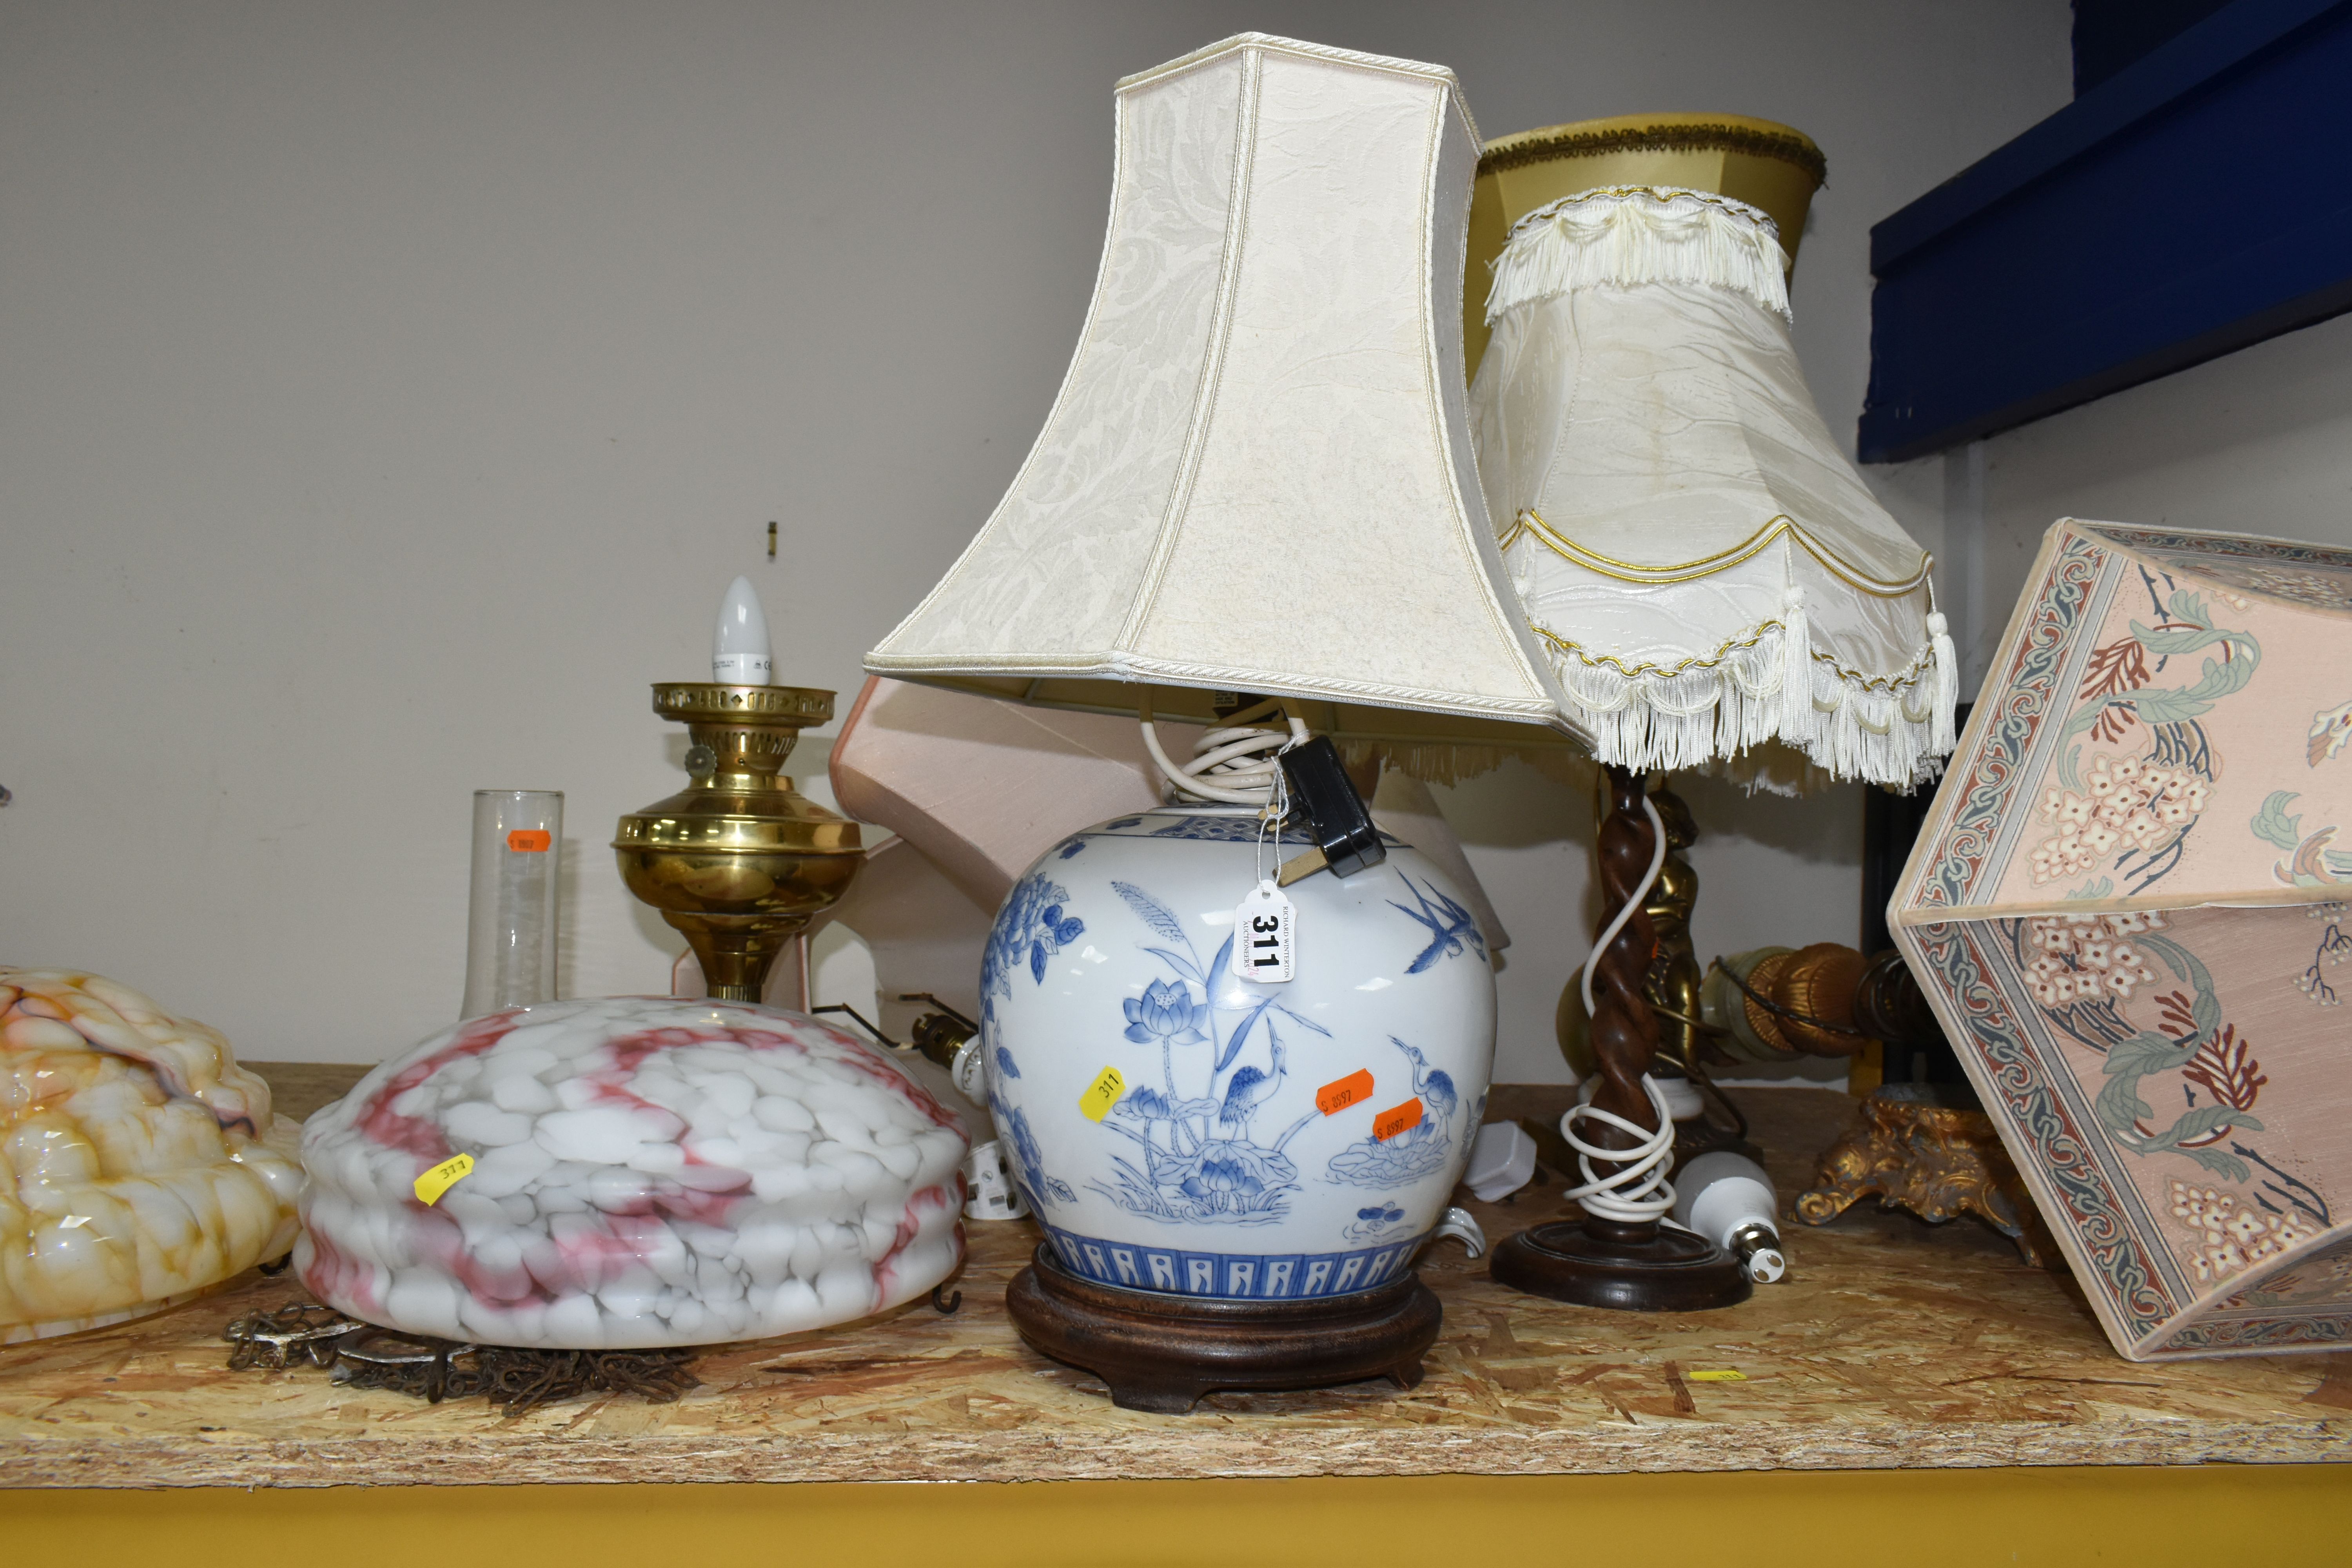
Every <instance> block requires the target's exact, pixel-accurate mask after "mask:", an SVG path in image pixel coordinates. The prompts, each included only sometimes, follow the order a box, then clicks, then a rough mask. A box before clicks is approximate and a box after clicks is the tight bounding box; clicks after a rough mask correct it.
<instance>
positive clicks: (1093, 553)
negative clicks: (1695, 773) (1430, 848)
mask: <svg viewBox="0 0 2352 1568" xmlns="http://www.w3.org/2000/svg"><path fill="white" fill-rule="evenodd" d="M1117 101H1118V169H1117V174H1116V178H1115V184H1114V190H1113V195H1112V200H1111V213H1110V228H1109V233H1108V237H1107V238H1106V240H1105V242H1104V247H1103V259H1102V267H1101V271H1100V273H1099V275H1098V277H1097V282H1096V287H1095V297H1094V302H1093V305H1092V306H1091V308H1090V309H1089V310H1088V311H1087V322H1086V327H1085V331H1084V333H1083V335H1082V336H1081V338H1080V339H1079V342H1078V347H1077V353H1076V356H1075V357H1074V358H1073V359H1072V361H1071V363H1070V368H1069V372H1068V374H1067V376H1066V379H1065V380H1064V382H1063V384H1062V390H1061V395H1060V396H1059V398H1058V399H1057V400H1056V401H1055V405H1054V409H1053V412H1052V414H1051V415H1050V416H1048V417H1047V419H1046V421H1045V429H1044V431H1043V432H1042V433H1041V434H1040V435H1039V437H1037V442H1036V445H1035V447H1034V449H1033V450H1032V451H1031V452H1030V454H1029V458H1028V460H1027V461H1026V462H1025V463H1024V464H1023V465H1022V468H1021V470H1020V472H1019V473H1018V474H1017V475H1015V476H1014V478H1013V485H1012V488H1011V489H1009V490H1008V491H1007V492H1006V493H1005V496H1004V499H1003V500H1002V501H1001V502H1000V503H999V504H998V506H997V508H996V510H995V512H994V514H993V515H992V516H991V517H990V518H989V520H988V521H987V523H986V525H985V526H984V527H982V530H981V531H980V533H979V535H978V537H977V538H975V539H974V540H973V541H972V542H971V546H970V547H969V548H967V549H966V550H965V552H963V555H962V557H961V559H960V560H959V561H957V562H956V563H955V564H954V566H953V567H951V568H950V570H949V572H948V574H947V575H946V576H945V577H943V578H942V579H941V580H940V584H939V585H938V586H937V587H936V588H934V589H933V590H932V591H931V593H930V595H929V597H927V598H926V599H924V601H923V602H922V603H921V604H920V605H918V606H917V607H916V609H915V611H914V613H913V614H911V615H909V616H908V617H907V619H906V620H905V621H904V622H903V623H902V624H901V625H900V626H898V629H897V630H895V631H893V632H892V633H891V634H890V635H889V636H888V637H885V638H884V639H883V640H882V643H881V645H880V646H879V647H877V648H875V650H874V651H873V652H872V653H871V654H869V655H868V656H867V658H866V668H867V669H869V670H871V671H873V672H875V673H876V674H879V675H889V676H895V677H898V678H899V679H905V680H916V681H925V682H929V683H932V684H936V685H942V686H948V687H952V688H955V689H962V690H967V691H973V692H978V693H981V694H982V695H985V696H991V697H1003V698H1013V699H1016V700H1024V701H1028V702H1034V703H1044V704H1047V705H1052V706H1059V707H1069V708H1081V709H1089V710H1096V711H1102V712H1126V713H1133V712H1135V711H1136V710H1137V709H1138V707H1139V704H1140V703H1142V702H1143V701H1145V700H1147V699H1149V700H1150V701H1151V702H1152V703H1153V704H1154V706H1155V710H1156V711H1157V712H1158V713H1159V714H1160V716H1161V717H1163V718H1168V717H1182V718H1190V719H1192V720H1194V721H1200V720H1203V719H1206V718H1208V717H1209V716H1210V714H1211V711H1212V708H1211V702H1212V694H1213V693H1215V692H1220V691H1224V692H1247V693H1253V694H1255V695H1256V696H1260V697H1281V698H1287V699H1293V700H1297V701H1295V702H1294V704H1293V706H1292V709H1291V710H1292V712H1293V713H1294V715H1296V716H1299V717H1303V718H1304V719H1305V720H1306V721H1307V723H1308V724H1309V725H1310V726H1312V727H1313V728H1315V729H1318V730H1320V731H1324V732H1326V733H1328V734H1330V735H1331V736H1332V738H1333V739H1334V740H1335V741H1337V742H1339V743H1340V744H1341V746H1342V748H1343V750H1356V751H1358V752H1359V753H1360V752H1361V750H1362V749H1363V748H1366V747H1373V748H1377V749H1380V750H1381V751H1383V752H1386V753H1388V754H1389V755H1391V757H1394V758H1396V759H1397V760H1400V761H1406V762H1410V760H1411V759H1412V755H1413V754H1414V752H1415V751H1416V749H1417V748H1419V749H1422V750H1423V751H1425V752H1427V753H1428V754H1427V755H1426V756H1424V757H1423V761H1424V762H1427V763H1430V764H1431V768H1432V771H1433V772H1436V773H1440V774H1441V775H1442V774H1443V773H1444V771H1445V765H1446V764H1445V760H1444V758H1443V757H1442V756H1440V755H1438V753H1439V752H1443V751H1444V749H1445V748H1446V747H1447V746H1448V745H1449V744H1450V743H1452V742H1464V741H1468V742H1485V743H1486V744H1489V745H1502V746H1507V747H1519V746H1525V745H1528V744H1530V743H1532V744H1536V745H1538V746H1541V745H1546V744H1564V743H1565V742H1568V741H1569V740H1570V737H1571V736H1572V734H1573V726H1572V724H1570V722H1569V721H1568V720H1567V718H1566V717H1565V715H1564V713H1563V711H1562V707H1561V694H1560V692H1559V687H1558V686H1557V684H1556V683H1555V681H1554V680H1553V679H1552V674H1551V668H1550V664H1549V661H1548V660H1547V658H1546V657H1545V656H1544V654H1543V653H1542V652H1541V651H1540V649H1539V647H1538V643H1537V641H1536V639H1535V637H1534V635H1533V634H1532V633H1531V632H1530V631H1529V630H1528V626H1527V625H1526V622H1525V618H1524V616H1522V614H1521V612H1520V610H1519V607H1518V605H1517V601H1516V599H1515V598H1514V596H1513V595H1512V593H1511V590H1510V588H1509V586H1508V585H1507V580H1506V579H1505V577H1504V575H1503V566H1502V559H1501V557H1500V556H1499V555H1498V554H1497V552H1496V533H1495V530H1494V529H1493V528H1492V527H1491V526H1490V524H1489V521H1488V519H1487V517H1486V508H1485V507H1484V506H1483V505H1482V504H1481V500H1480V492H1479V489H1478V483H1477V475H1476V470H1475V467H1474V460H1473V458H1472V455H1471V441H1470V429H1469V424H1468V420H1467V416H1466V410H1465V390H1464V380H1465V376H1464V372H1463V368H1462V341H1461V321H1462V316H1461V303H1460V295H1459V292H1458V290H1459V289H1460V287H1461V279H1462V258H1463V255H1464V245H1465V238H1464V237H1465V226H1466V223H1467V217H1468V210H1469V202H1470V189H1471V180H1472V175H1473V173H1474V171H1475V167H1476V164H1477V160H1478V155H1479V145H1478V140H1477V132H1476V128H1475V125H1474V124H1473V123H1472V121H1471V119H1470V115H1469V111H1468V110H1466V109H1465V107H1464V105H1463V102H1462V99H1461V96H1460V93H1459V90H1458V89H1457V88H1456V87H1455V85H1454V79H1453V76H1452V74H1451V73H1449V72H1447V71H1445V70H1444V69H1442V68H1438V67H1435V66H1428V65H1421V64H1417V63H1414V62H1412V61H1407V60H1393V59H1383V58H1376V57H1372V56H1368V55H1356V54H1350V53H1349V52H1347V51H1345V50H1340V49H1331V48H1325V47H1318V46H1316V45H1311V44H1300V43H1294V42H1291V41H1289V40H1286V39H1280V38H1270V37H1264V36H1262V35H1257V34H1245V35H1244V36H1242V37H1237V38H1233V39H1229V40H1227V41H1226V42H1224V43H1222V44H1217V45H1214V46H1213V47H1209V48H1206V49H1202V50H1201V51H1199V52H1198V53H1196V54H1193V55H1190V56H1187V57H1186V58H1182V59H1180V60H1176V61H1173V62H1171V64H1169V65H1166V66H1162V67H1160V68H1158V69H1156V70H1150V71H1145V72H1143V73H1141V74H1139V75H1137V76H1132V77H1129V78H1127V79H1125V80H1123V81H1121V82H1120V83H1119V84H1118V94H1117ZM1546 727H1549V728H1546Z"/></svg>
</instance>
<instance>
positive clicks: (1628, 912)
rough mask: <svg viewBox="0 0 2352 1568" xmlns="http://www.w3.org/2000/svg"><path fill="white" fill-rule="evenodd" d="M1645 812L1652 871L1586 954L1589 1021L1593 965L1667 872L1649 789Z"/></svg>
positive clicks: (1661, 825) (1662, 825)
mask: <svg viewBox="0 0 2352 1568" xmlns="http://www.w3.org/2000/svg"><path fill="white" fill-rule="evenodd" d="M1642 809H1643V811H1646V812H1648V813H1649V814H1650V845H1651V847H1650V868H1649V869H1648V870H1647V871H1645V872H1643V874H1642V885H1641V886H1640V887H1638V888H1636V889H1633V896H1632V897H1631V898H1629V899H1627V900H1625V907H1624V908H1623V909H1622V910H1618V911H1617V918H1616V919H1614V920H1612V921H1610V922H1609V923H1608V924H1607V925H1605V926H1603V927H1601V934H1600V935H1599V936H1598V937H1596V938H1594V939H1593V942H1592V951H1591V952H1588V953H1586V954H1585V955H1584V968H1583V970H1582V971H1581V972H1580V973H1581V974H1582V976H1583V983H1584V1016H1586V1017H1588V1018H1590V1017H1591V1016H1592V966H1593V965H1594V964H1596V963H1600V962H1601V954H1602V953H1604V952H1608V951H1609V944H1610V943H1611V942H1615V941H1616V940H1617V933H1618V932H1619V931H1623V930H1624V929H1625V922H1626V921H1630V920H1632V919H1633V913H1634V911H1635V910H1639V909H1640V908H1641V907H1642V903H1643V900H1645V899H1647V898H1648V897H1649V896H1650V889H1652V888H1654V887H1656V886H1657V885H1658V873H1659V872H1660V871H1663V870H1664V869H1665V865H1666V825H1665V822H1664V819H1662V818H1661V817H1660V816H1658V807H1657V805H1656V803H1655V802H1654V801H1652V800H1651V799H1650V792H1649V791H1647V790H1643V792H1642Z"/></svg>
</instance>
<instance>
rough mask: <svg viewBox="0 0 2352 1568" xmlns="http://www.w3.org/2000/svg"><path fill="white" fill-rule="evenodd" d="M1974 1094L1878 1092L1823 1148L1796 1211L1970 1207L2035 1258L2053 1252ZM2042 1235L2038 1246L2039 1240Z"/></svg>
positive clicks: (1820, 1218) (1827, 1214) (1929, 1216)
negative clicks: (1871, 1202)
mask: <svg viewBox="0 0 2352 1568" xmlns="http://www.w3.org/2000/svg"><path fill="white" fill-rule="evenodd" d="M1975 1107H1976V1097H1975V1096H1974V1095H1972V1094H1969V1093H1968V1091H1967V1090H1966V1089H1960V1090H1959V1091H1958V1093H1957V1094H1955V1093H1953V1092H1951V1091H1948V1090H1946V1089H1944V1088H1943V1087H1942V1086H1940V1085H1936V1084H1919V1083H1898V1084H1889V1085H1887V1086H1886V1087H1885V1088H1884V1089H1875V1090H1874V1091H1872V1093H1871V1095H1870V1097H1869V1098H1868V1099H1866V1100H1864V1101H1863V1102H1862V1109H1861V1110H1860V1112H1859V1113H1858V1114H1857V1115H1856V1116H1855V1118H1854V1124H1853V1127H1851V1128H1850V1129H1848V1130H1847V1131H1846V1133H1845V1135H1844V1136H1843V1137H1841V1138H1840V1139H1839V1140H1838V1141H1837V1142H1834V1143H1832V1144H1831V1145H1830V1146H1829V1148H1828V1149H1827V1150H1825V1151H1824V1152H1822V1163H1821V1167H1820V1169H1819V1170H1818V1171H1817V1172H1815V1173H1814V1176H1813V1185H1812V1186H1811V1188H1809V1189H1808V1190H1807V1191H1805V1192H1804V1193H1802V1194H1799V1196H1798V1198H1797V1203H1796V1211H1797V1217H1798V1218H1799V1219H1801V1220H1802V1221H1804V1222H1805V1223H1806V1224H1807V1225H1827V1224H1829V1222H1830V1221H1832V1220H1833V1219H1835V1218H1837V1216H1838V1215H1842V1214H1843V1213H1845V1211H1846V1210H1847V1209H1849V1208H1851V1207H1853V1205H1855V1204H1857V1203H1859V1202H1861V1201H1862V1200H1863V1199H1864V1198H1866V1197H1871V1196H1876V1197H1877V1199H1878V1202H1879V1206H1880V1207H1881V1208H1902V1209H1907V1210H1909V1211H1910V1212H1911V1213H1913V1214H1915V1215H1918V1216H1919V1217H1920V1218H1921V1219H1924V1220H1927V1221H1928V1222H1929V1223H1930V1224H1934V1225H1941V1224H1943V1223H1944V1222H1945V1221H1947V1220H1949V1219H1952V1218H1955V1217H1957V1216H1958V1215H1963V1214H1973V1215H1977V1216H1978V1217H1979V1218H1980V1219H1982V1220H1983V1221H1984V1222H1985V1223H1986V1224H1987V1225H1990V1226H1992V1227H1993V1229H1995V1230H1997V1231H1999V1232H2000V1233H2001V1235H2003V1236H2005V1237H2009V1238H2010V1240H2011V1241H2013V1242H2015V1243H2016V1244H2017V1250H2018V1253H2019V1254H2020V1256H2021V1257H2022V1258H2024V1259H2025V1261H2026V1263H2027V1265H2028V1266H2030V1267H2032V1268H2042V1267H2044V1266H2045V1263H2046V1261H2047V1259H2048V1258H2049V1250H2048V1248H2049V1240H2050V1238H2049V1235H2048V1233H2047V1231H2046V1230H2045V1229H2044V1228H2043V1226H2042V1216H2041V1215H2040V1214H2039V1213H2038V1212H2037V1211H2036V1210H2035V1208H2034V1206H2033V1200H2032V1198H2031V1197H2030V1196H2028V1195H2027V1194H2026V1191H2025V1184H2024V1183H2023V1182H2022V1181H2021V1180H2020V1179H2019V1177H2018V1174H2017V1167H2016V1166H2015V1165H2013V1164H2011V1163H2010V1159H2009V1152H2008V1151H2007V1150H2005V1149H2003V1148H2002V1147H2001V1146H2000V1135H1999V1134H1998V1133H1997V1132H1995V1131H1994V1130H1993V1125H1992V1119H1991V1118H1990V1117H1989V1116H1987V1115H1986V1114H1985V1113H1984V1112H1983V1111H1982V1110H1978V1109H1976V1108H1975ZM2037 1242H2038V1243H2039V1245H2037Z"/></svg>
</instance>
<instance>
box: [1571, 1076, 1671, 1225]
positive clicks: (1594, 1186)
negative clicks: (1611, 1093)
mask: <svg viewBox="0 0 2352 1568" xmlns="http://www.w3.org/2000/svg"><path fill="white" fill-rule="evenodd" d="M1642 1088H1643V1089H1645V1090H1647V1091H1648V1093H1649V1096H1650V1109H1651V1110H1654V1111H1656V1112H1657V1115H1658V1128H1657V1131H1654V1132H1653V1131H1651V1130H1650V1129H1648V1128H1646V1127H1644V1126H1643V1125H1641V1124H1640V1123H1639V1122H1635V1121H1626V1120H1625V1119H1624V1118H1623V1117H1622V1116H1619V1115H1617V1114H1616V1113H1615V1112H1613V1111H1608V1110H1601V1108H1600V1107H1599V1106H1597V1105H1593V1104H1591V1103H1589V1102H1588V1103H1586V1104H1583V1105H1579V1106H1576V1107H1575V1108H1573V1109H1572V1110H1570V1111H1569V1112H1568V1114H1566V1115H1565V1116H1562V1117H1561V1118H1560V1119H1559V1135H1560V1136H1561V1137H1563V1138H1565V1139H1567V1140H1568V1146H1569V1147H1570V1148H1571V1149H1573V1150H1575V1151H1576V1166H1577V1169H1578V1170H1579V1171H1580V1172H1581V1173H1583V1175H1584V1184H1583V1185H1582V1186H1580V1187H1571V1188H1570V1189H1569V1191H1568V1193H1567V1194H1565V1195H1566V1196H1567V1197H1569V1198H1570V1199H1571V1200H1572V1201H1574V1202H1576V1203H1578V1204H1580V1205H1583V1208H1584V1212H1585V1213H1586V1214H1589V1215H1592V1216H1593V1217H1594V1218H1595V1219H1611V1220H1617V1221H1619V1222H1621V1223H1622V1224H1625V1225H1637V1224H1639V1223H1640V1222H1641V1221H1643V1220H1645V1219H1658V1218H1661V1217H1663V1216H1664V1214H1665V1213H1666V1211H1667V1210H1668V1209H1671V1208H1673V1207H1674V1206H1675V1188H1674V1184H1673V1183H1671V1182H1669V1181H1667V1180H1666V1170H1665V1166H1666V1162H1667V1160H1669V1159H1671V1158H1672V1157H1673V1155H1674V1152H1675V1119H1674V1118H1673V1117H1672V1116H1671V1115H1669V1114H1668V1113H1667V1111H1666V1097H1665V1096H1664V1094H1663V1093H1661V1092H1660V1091H1659V1089H1658V1085H1657V1080H1656V1079H1653V1078H1652V1077H1651V1076H1650V1075H1649V1074H1648V1073H1643V1075H1642ZM1585 1119H1590V1120H1591V1121H1599V1122H1602V1123H1605V1124H1606V1125H1608V1126H1611V1127H1614V1128H1615V1129H1617V1131H1620V1132H1630V1133H1632V1134H1633V1136H1634V1137H1636V1138H1639V1139H1641V1140H1643V1142H1642V1143H1641V1145H1640V1146H1639V1147H1637V1148H1633V1149H1604V1148H1602V1147H1601V1145H1600V1144H1598V1143H1588V1142H1585V1141H1584V1140H1583V1139H1581V1138H1579V1137H1578V1136H1577V1135H1576V1124H1577V1122H1578V1121H1580V1120H1585ZM1596 1159H1598V1160H1606V1161H1608V1162H1609V1163H1612V1164H1615V1165H1617V1166H1618V1168H1617V1169H1616V1170H1615V1171H1612V1172H1611V1173H1609V1174H1608V1175H1605V1176H1604V1175H1601V1173H1598V1172H1596V1171H1595V1170H1593V1168H1592V1162H1593V1161H1594V1160H1596Z"/></svg>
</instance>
